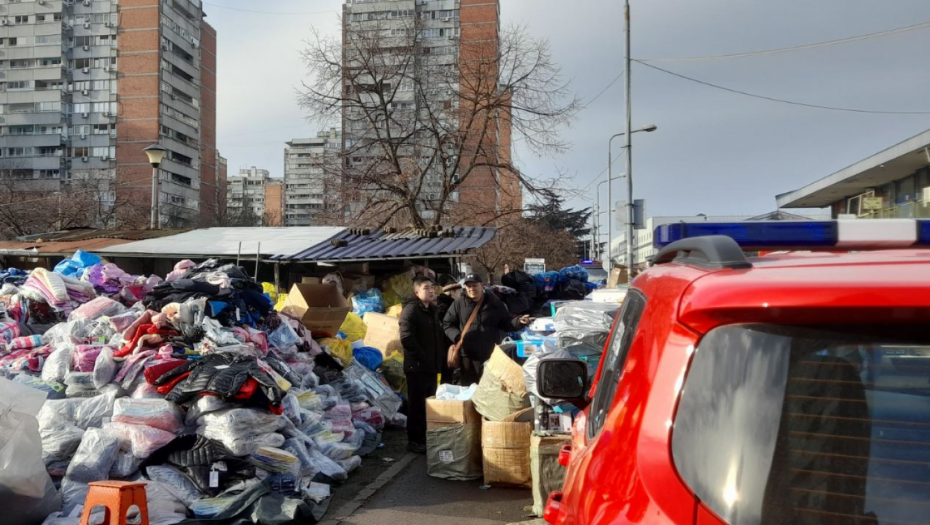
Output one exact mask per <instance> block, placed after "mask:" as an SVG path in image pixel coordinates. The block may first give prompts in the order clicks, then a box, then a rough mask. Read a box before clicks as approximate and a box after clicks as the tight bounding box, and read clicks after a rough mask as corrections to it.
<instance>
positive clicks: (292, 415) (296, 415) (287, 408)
mask: <svg viewBox="0 0 930 525" xmlns="http://www.w3.org/2000/svg"><path fill="white" fill-rule="evenodd" d="M281 405H282V406H283V407H284V416H285V417H287V418H288V419H290V420H291V422H292V423H294V425H295V426H298V427H299V426H300V423H301V421H300V401H298V400H297V397H296V396H294V395H293V394H290V393H288V394H287V395H286V396H284V400H283V401H282V402H281Z"/></svg>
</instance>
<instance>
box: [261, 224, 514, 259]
mask: <svg viewBox="0 0 930 525" xmlns="http://www.w3.org/2000/svg"><path fill="white" fill-rule="evenodd" d="M452 233H453V235H448V234H447V235H446V236H439V235H441V234H432V235H431V234H428V233H425V232H422V231H419V230H408V231H405V232H400V233H386V232H384V231H381V230H378V231H375V232H373V233H368V234H359V232H358V231H357V230H344V231H342V232H339V233H338V234H336V235H333V236H332V237H331V238H329V239H327V240H326V242H322V243H319V244H317V245H316V246H313V247H311V248H308V249H306V250H304V251H302V252H299V253H296V254H294V255H292V256H279V257H275V258H274V259H276V260H280V261H293V262H350V261H352V262H362V261H374V260H385V259H412V258H423V259H425V258H438V257H455V256H461V255H464V254H465V253H467V252H468V251H471V250H475V249H478V248H481V247H482V246H484V245H485V244H487V243H488V242H489V241H490V240H491V239H493V238H494V235H496V234H497V229H496V228H483V227H458V228H452ZM342 241H345V242H344V243H343V242H342Z"/></svg>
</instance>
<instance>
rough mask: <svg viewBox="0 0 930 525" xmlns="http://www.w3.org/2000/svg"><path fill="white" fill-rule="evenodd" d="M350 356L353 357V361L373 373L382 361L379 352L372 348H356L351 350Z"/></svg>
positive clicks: (382, 358)
mask: <svg viewBox="0 0 930 525" xmlns="http://www.w3.org/2000/svg"><path fill="white" fill-rule="evenodd" d="M352 356H353V357H355V360H356V361H358V362H359V363H360V364H361V365H362V366H364V367H365V368H367V369H369V370H371V371H372V372H374V371H375V370H377V369H378V367H379V366H381V363H382V362H383V361H384V355H383V354H381V350H378V349H377V348H372V347H370V346H363V347H361V348H356V349H354V350H352Z"/></svg>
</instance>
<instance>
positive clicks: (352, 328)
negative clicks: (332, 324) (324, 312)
mask: <svg viewBox="0 0 930 525" xmlns="http://www.w3.org/2000/svg"><path fill="white" fill-rule="evenodd" d="M339 331H340V332H342V333H344V334H346V338H347V339H348V340H349V341H350V342H355V341H360V340H362V339H364V338H365V333H366V332H368V327H367V326H365V322H364V321H362V318H361V317H359V314H357V313H355V312H349V313H348V314H346V320H345V321H343V322H342V326H340V327H339Z"/></svg>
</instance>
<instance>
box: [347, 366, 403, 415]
mask: <svg viewBox="0 0 930 525" xmlns="http://www.w3.org/2000/svg"><path fill="white" fill-rule="evenodd" d="M343 373H344V374H345V376H346V377H347V378H349V379H353V380H355V381H358V382H359V383H360V384H361V385H362V388H363V390H364V394H365V397H366V398H367V399H369V400H370V401H371V403H372V404H374V405H375V406H377V407H378V408H380V409H381V412H382V413H384V417H385V418H388V419H389V418H391V417H394V414H396V413H397V411H398V410H400V406H401V400H400V398H399V397H397V394H395V393H394V391H393V390H391V385H389V384H387V381H385V380H384V379H383V378H381V377H380V376H378V375H377V374H375V373H374V372H372V371H371V370H368V369H367V368H365V367H364V366H362V365H360V364H358V363H352V366H350V367H348V368H346V369H345V370H344V372H343Z"/></svg>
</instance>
